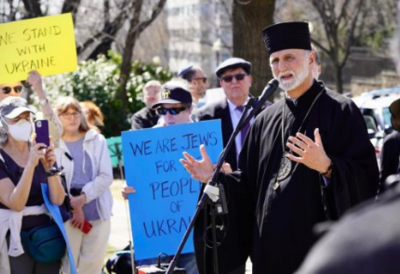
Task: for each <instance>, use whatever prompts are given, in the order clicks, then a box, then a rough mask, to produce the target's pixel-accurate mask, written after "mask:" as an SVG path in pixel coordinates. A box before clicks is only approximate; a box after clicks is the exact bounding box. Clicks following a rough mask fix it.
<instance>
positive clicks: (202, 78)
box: [193, 77, 207, 84]
mask: <svg viewBox="0 0 400 274" xmlns="http://www.w3.org/2000/svg"><path fill="white" fill-rule="evenodd" d="M193 80H202V81H203V83H204V84H205V83H207V77H199V78H193Z"/></svg>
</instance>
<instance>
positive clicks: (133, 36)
mask: <svg viewBox="0 0 400 274" xmlns="http://www.w3.org/2000/svg"><path fill="white" fill-rule="evenodd" d="M142 5H143V0H137V1H136V2H135V5H134V10H133V15H132V19H131V20H130V22H129V31H128V35H127V36H126V40H125V47H124V52H123V54H122V64H121V74H120V88H119V89H120V90H119V98H120V100H121V104H122V109H126V104H127V102H128V96H127V94H126V83H128V77H129V73H130V72H131V66H132V55H133V48H134V47H135V44H136V40H137V38H138V37H139V34H140V32H139V31H138V26H139V22H140V21H139V20H140V13H141V11H142Z"/></svg>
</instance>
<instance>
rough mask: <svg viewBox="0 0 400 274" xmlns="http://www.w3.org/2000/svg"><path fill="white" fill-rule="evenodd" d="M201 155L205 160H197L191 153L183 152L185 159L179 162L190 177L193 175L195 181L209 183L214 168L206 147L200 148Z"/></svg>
mask: <svg viewBox="0 0 400 274" xmlns="http://www.w3.org/2000/svg"><path fill="white" fill-rule="evenodd" d="M200 153H201V157H202V158H203V159H201V160H196V159H195V158H193V156H191V155H190V154H189V153H187V152H183V156H184V157H185V159H180V160H179V161H180V162H181V163H182V165H183V167H184V168H185V169H186V170H187V171H188V172H189V173H190V175H192V178H193V179H196V180H199V181H201V182H204V183H207V182H208V181H209V180H210V179H211V176H212V175H213V172H214V167H213V164H212V163H211V160H210V157H208V154H207V151H206V147H205V146H204V145H201V146H200Z"/></svg>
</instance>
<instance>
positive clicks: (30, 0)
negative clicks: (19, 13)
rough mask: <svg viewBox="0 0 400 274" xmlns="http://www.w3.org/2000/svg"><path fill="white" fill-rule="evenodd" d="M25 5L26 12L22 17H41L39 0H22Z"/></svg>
mask: <svg viewBox="0 0 400 274" xmlns="http://www.w3.org/2000/svg"><path fill="white" fill-rule="evenodd" d="M22 2H23V3H24V6H25V10H26V14H25V16H24V18H34V17H42V16H43V13H42V10H41V9H40V0H22Z"/></svg>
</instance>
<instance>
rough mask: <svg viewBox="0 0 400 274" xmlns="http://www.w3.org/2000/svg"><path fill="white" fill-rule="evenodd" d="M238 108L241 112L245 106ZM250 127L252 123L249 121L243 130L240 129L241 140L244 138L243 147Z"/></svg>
mask: <svg viewBox="0 0 400 274" xmlns="http://www.w3.org/2000/svg"><path fill="white" fill-rule="evenodd" d="M236 109H237V110H239V111H240V113H243V111H244V106H239V107H236ZM249 128H250V123H248V124H247V125H245V126H244V127H243V128H242V130H241V131H240V137H241V140H242V147H243V144H244V140H245V138H246V134H247V132H248V131H249Z"/></svg>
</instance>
